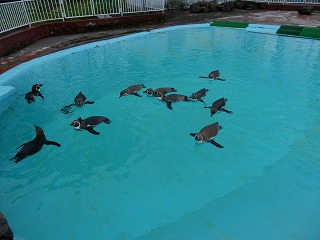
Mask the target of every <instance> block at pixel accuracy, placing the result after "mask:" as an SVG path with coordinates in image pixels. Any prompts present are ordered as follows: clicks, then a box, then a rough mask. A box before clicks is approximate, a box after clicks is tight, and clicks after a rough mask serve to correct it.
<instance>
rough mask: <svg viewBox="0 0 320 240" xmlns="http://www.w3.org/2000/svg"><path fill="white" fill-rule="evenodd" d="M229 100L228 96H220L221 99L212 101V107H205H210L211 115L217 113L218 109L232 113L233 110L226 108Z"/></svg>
mask: <svg viewBox="0 0 320 240" xmlns="http://www.w3.org/2000/svg"><path fill="white" fill-rule="evenodd" d="M227 101H228V99H226V98H220V99H218V100H216V101H214V102H213V103H212V105H211V107H204V108H210V113H211V117H212V115H213V114H215V113H217V112H218V111H223V112H226V113H230V114H232V111H229V110H227V109H225V108H224V107H225V105H226V103H227Z"/></svg>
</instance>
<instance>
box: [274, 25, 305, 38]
mask: <svg viewBox="0 0 320 240" xmlns="http://www.w3.org/2000/svg"><path fill="white" fill-rule="evenodd" d="M303 29H304V27H299V26H287V25H282V26H281V27H280V28H279V29H278V31H277V33H278V34H285V35H296V36H300V34H301V32H302V31H303Z"/></svg>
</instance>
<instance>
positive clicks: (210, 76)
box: [199, 70, 225, 81]
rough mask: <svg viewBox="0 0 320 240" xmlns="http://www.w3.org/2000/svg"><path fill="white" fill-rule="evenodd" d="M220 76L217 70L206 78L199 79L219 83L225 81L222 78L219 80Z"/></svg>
mask: <svg viewBox="0 0 320 240" xmlns="http://www.w3.org/2000/svg"><path fill="white" fill-rule="evenodd" d="M219 76H220V71H219V70H214V71H212V72H211V73H209V75H208V76H207V77H201V76H200V77H199V78H207V79H210V80H220V81H225V79H223V78H219Z"/></svg>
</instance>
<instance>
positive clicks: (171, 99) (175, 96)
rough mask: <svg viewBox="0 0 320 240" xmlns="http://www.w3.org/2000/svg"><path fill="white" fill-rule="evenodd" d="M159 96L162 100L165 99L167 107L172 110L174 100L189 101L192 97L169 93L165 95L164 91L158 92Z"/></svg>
mask: <svg viewBox="0 0 320 240" xmlns="http://www.w3.org/2000/svg"><path fill="white" fill-rule="evenodd" d="M157 96H158V98H159V99H160V100H162V101H164V102H165V103H166V104H167V107H168V108H169V109H170V110H173V108H172V102H182V101H185V102H189V101H190V99H189V98H188V97H187V96H185V95H182V94H169V95H164V94H163V93H162V92H158V94H157Z"/></svg>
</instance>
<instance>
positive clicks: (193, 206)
mask: <svg viewBox="0 0 320 240" xmlns="http://www.w3.org/2000/svg"><path fill="white" fill-rule="evenodd" d="M319 45H320V44H319V41H317V40H311V39H303V38H290V37H280V36H276V35H266V34H256V33H249V32H246V31H245V30H243V29H230V28H219V27H209V26H208V25H191V26H182V27H175V28H169V29H161V30H157V31H152V32H143V33H139V34H134V35H130V36H127V37H121V38H117V39H112V40H108V41H102V42H96V43H92V44H87V45H84V46H80V47H76V48H72V49H68V50H65V51H62V52H59V53H55V54H51V55H48V56H45V57H41V58H39V59H36V60H33V61H31V62H28V63H25V64H23V65H21V66H19V67H17V68H16V69H13V70H11V71H9V72H7V73H6V74H3V75H2V76H1V79H0V81H2V82H5V83H6V84H8V85H11V86H14V87H15V88H16V89H17V92H18V93H19V94H18V96H17V99H16V100H15V101H14V103H13V104H12V105H11V107H9V108H8V109H7V110H6V111H5V112H4V113H3V114H2V115H1V122H0V127H1V129H2V131H1V139H0V141H1V142H0V145H1V146H2V147H1V149H2V154H1V156H0V160H1V173H0V174H1V175H0V189H1V191H0V192H1V195H0V206H1V211H2V212H3V213H4V215H5V216H6V217H7V219H8V221H9V224H10V226H11V228H12V230H13V231H14V233H15V234H16V235H18V236H21V237H23V238H25V239H27V240H29V239H33V240H38V239H47V240H50V239H254V240H255V239H288V240H289V239H290V240H291V239H294V238H298V239H308V240H310V239H318V237H319V235H320V230H319V229H320V227H319V225H320V223H319V221H318V219H319V218H318V216H319V213H320V207H319V202H320V201H319V200H320V170H319V167H320V166H319V165H320V157H319V156H320V154H319V148H318V143H319V133H320V128H319V124H318V123H319V117H320V110H319V107H318V105H319V91H318V89H319V85H320V83H319V80H318V76H319V75H320V61H319V60H320V52H319V49H320V48H319ZM214 69H219V70H220V72H221V77H222V78H225V79H226V81H224V82H222V81H210V80H207V79H201V78H199V76H202V75H206V74H208V73H209V72H210V71H211V70H214ZM38 82H39V83H43V84H44V85H43V87H42V94H43V95H44V99H43V100H42V99H41V98H39V97H38V98H37V99H36V102H34V103H32V104H27V103H26V101H25V100H24V98H23V96H19V95H20V94H24V93H26V92H28V91H30V87H31V85H32V84H34V83H38ZM133 84H144V85H146V87H151V88H157V87H174V88H176V89H177V90H178V93H181V94H185V95H188V96H190V95H191V93H193V92H195V91H197V90H199V89H201V88H207V89H209V92H208V93H207V96H206V97H205V98H204V101H205V102H206V104H207V105H211V104H212V102H213V101H214V100H216V99H218V98H221V97H226V98H228V100H229V101H228V103H227V108H228V109H229V110H232V111H233V114H227V113H224V112H221V113H218V114H216V115H214V116H213V117H210V112H209V110H208V109H204V108H203V106H204V104H203V103H201V102H179V103H174V104H173V105H172V106H173V110H172V111H170V110H169V109H167V107H166V105H165V104H164V103H162V102H160V101H159V100H157V99H156V98H153V97H147V96H146V95H145V94H143V93H142V91H140V92H139V93H140V94H141V95H142V97H141V98H138V97H136V96H124V97H122V98H119V92H120V91H121V90H122V89H124V88H126V87H128V86H130V85H133ZM79 91H82V92H83V93H84V94H85V95H86V97H87V98H88V100H92V101H95V103H94V104H92V105H86V106H84V107H83V108H74V109H73V112H72V113H71V114H64V113H62V112H61V111H60V109H61V108H62V107H64V106H65V105H68V104H70V103H72V101H73V98H74V97H75V95H76V94H77V93H78V92H79ZM93 115H103V116H106V117H108V118H109V119H110V120H111V121H112V123H111V124H110V125H107V124H100V125H99V126H97V127H96V128H95V129H96V130H97V131H99V132H100V135H99V136H95V135H93V134H90V133H89V132H87V131H83V132H79V131H75V130H74V129H72V127H70V123H71V122H72V121H73V120H74V119H77V118H78V117H82V118H86V117H89V116H93ZM216 121H218V122H219V124H221V125H222V126H223V129H222V130H221V131H220V132H219V134H218V135H217V137H216V138H215V139H216V141H217V142H219V143H220V144H221V145H223V146H224V148H223V149H219V148H216V147H215V146H213V145H211V144H209V143H204V144H197V143H196V142H195V141H194V139H193V138H192V137H190V136H189V133H190V132H197V131H199V130H200V129H201V128H202V127H203V126H205V125H208V124H210V123H213V122H216ZM34 125H38V126H40V127H42V128H43V130H44V131H45V134H46V136H47V138H48V139H49V140H54V141H57V142H59V143H60V144H61V147H60V148H57V147H55V146H44V147H43V149H42V150H41V151H40V152H39V153H37V154H36V155H33V156H30V157H28V158H26V159H24V160H23V161H21V162H19V163H18V164H14V163H13V162H10V161H9V160H8V159H9V158H11V157H13V156H14V155H15V153H16V152H17V150H15V148H16V147H18V146H20V145H21V144H22V143H24V142H27V141H29V140H31V139H33V137H34Z"/></svg>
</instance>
